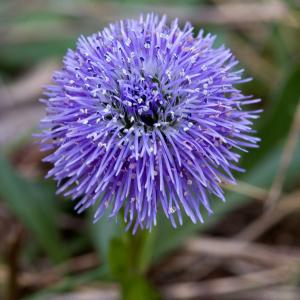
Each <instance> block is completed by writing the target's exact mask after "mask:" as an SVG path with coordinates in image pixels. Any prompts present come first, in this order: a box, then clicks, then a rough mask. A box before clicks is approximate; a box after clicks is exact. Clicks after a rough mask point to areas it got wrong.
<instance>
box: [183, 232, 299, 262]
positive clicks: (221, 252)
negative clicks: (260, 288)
mask: <svg viewBox="0 0 300 300" xmlns="http://www.w3.org/2000/svg"><path fill="white" fill-rule="evenodd" d="M184 250H185V251H187V252H189V253H196V254H204V255H208V256H211V257H219V258H222V259H227V258H229V259H230V258H237V259H245V260H250V261H251V260H253V261H256V262H260V263H263V264H265V265H270V266H276V265H277V266H278V265H282V264H292V265H293V264H297V263H300V252H299V253H296V252H292V251H291V250H289V252H288V253H287V252H283V251H278V250H277V249H276V248H274V247H270V246H269V247H268V246H264V245H262V244H255V243H251V244H249V243H248V242H246V241H239V240H235V239H222V238H209V237H203V236H202V237H201V238H192V239H190V240H188V241H187V243H186V244H185V247H184Z"/></svg>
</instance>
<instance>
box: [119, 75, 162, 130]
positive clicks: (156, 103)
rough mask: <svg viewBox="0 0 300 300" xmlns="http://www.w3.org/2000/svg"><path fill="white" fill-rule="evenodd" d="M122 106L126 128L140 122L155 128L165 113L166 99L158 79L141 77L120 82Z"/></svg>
mask: <svg viewBox="0 0 300 300" xmlns="http://www.w3.org/2000/svg"><path fill="white" fill-rule="evenodd" d="M119 91H120V95H119V97H120V99H121V105H118V106H119V107H120V109H121V110H122V112H123V114H124V120H125V122H126V123H127V124H126V125H127V126H126V127H131V124H132V123H135V122H139V123H141V124H142V125H145V126H150V127H153V126H155V124H156V123H157V122H158V121H159V116H160V114H161V113H162V112H164V110H165V109H164V105H165V104H166V99H165V98H164V95H163V93H162V90H161V87H160V84H159V80H158V79H157V78H156V77H152V76H144V75H141V76H139V78H136V77H135V78H132V77H131V78H130V79H122V80H119Z"/></svg>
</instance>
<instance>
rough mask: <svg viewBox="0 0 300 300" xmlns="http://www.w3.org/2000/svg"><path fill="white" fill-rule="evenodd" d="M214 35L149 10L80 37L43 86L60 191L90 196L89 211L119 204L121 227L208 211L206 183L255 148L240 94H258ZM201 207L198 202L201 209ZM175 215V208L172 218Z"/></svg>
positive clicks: (83, 199) (214, 186)
mask: <svg viewBox="0 0 300 300" xmlns="http://www.w3.org/2000/svg"><path fill="white" fill-rule="evenodd" d="M214 40H215V36H212V35H210V34H207V35H204V33H203V31H200V32H199V33H198V35H197V36H195V37H194V35H193V27H192V26H191V25H190V24H189V23H187V24H186V25H185V26H184V27H183V29H180V27H179V26H178V23H177V20H174V21H173V22H172V23H171V25H170V26H168V25H167V18H166V17H165V16H164V17H162V18H159V17H158V16H156V15H154V14H148V15H146V16H141V17H140V18H139V19H138V20H132V19H130V20H124V21H120V22H117V23H115V24H111V25H109V27H108V28H105V29H104V30H103V31H102V32H99V33H96V34H93V35H91V36H89V37H87V38H85V37H83V36H82V37H80V38H79V40H78V43H77V48H76V50H75V51H72V50H69V51H68V52H67V54H66V56H65V58H64V66H63V68H62V69H61V70H60V71H57V72H55V73H54V76H53V80H54V82H55V84H54V85H52V86H49V87H48V88H47V90H46V95H47V98H46V99H44V100H42V101H43V102H44V103H45V104H46V105H47V116H46V118H44V119H43V120H42V122H41V125H42V127H43V128H44V129H43V132H42V134H41V144H42V148H43V149H44V150H49V149H51V150H52V154H50V155H49V156H48V157H47V158H46V159H45V161H47V162H50V163H52V164H53V168H52V169H51V170H50V171H49V173H48V176H51V177H54V178H55V180H57V182H58V185H59V189H58V192H59V193H63V194H64V195H65V196H71V197H72V199H80V200H79V202H78V203H77V205H76V209H77V210H78V211H79V212H82V211H84V210H85V209H87V208H88V207H90V206H92V205H94V204H96V205H97V210H96V213H95V216H94V219H95V221H96V220H98V219H99V218H101V216H102V215H103V214H104V212H105V211H106V210H107V209H109V210H110V216H111V217H113V216H116V215H117V214H118V212H119V211H120V209H124V219H125V221H126V222H127V223H128V227H130V226H133V230H134V231H135V230H136V229H137V228H138V227H142V228H143V227H146V228H147V229H151V227H152V225H153V224H156V215H157V212H158V209H159V208H160V207H161V208H162V209H163V211H164V213H165V215H166V217H167V218H169V219H170V221H171V223H172V224H173V226H176V223H177V221H176V219H177V220H178V221H179V223H180V224H182V212H185V213H186V214H187V215H188V216H189V218H190V219H191V220H192V221H193V222H197V221H198V220H200V221H201V222H202V221H203V219H202V216H201V212H200V208H201V207H204V208H205V209H206V210H207V211H208V212H209V213H211V208H210V205H209V200H208V197H209V194H215V195H216V196H218V197H219V198H221V199H222V200H224V196H223V192H222V189H221V188H220V183H222V182H227V183H228V182H229V183H234V182H235V180H234V178H233V176H232V174H231V170H241V169H240V168H239V167H238V166H236V163H238V161H239V158H240V155H239V154H238V153H237V152H239V150H242V151H246V150H245V149H244V148H245V147H246V148H247V147H256V143H257V141H258V139H257V138H256V137H253V136H252V133H253V132H254V131H253V130H252V129H251V126H252V122H251V120H252V119H255V118H257V116H258V113H259V111H245V110H243V108H242V107H243V105H248V104H252V103H256V102H258V101H259V100H257V99H253V98H252V96H244V95H243V94H242V93H241V91H240V90H238V89H237V88H236V87H235V85H236V84H239V83H243V82H245V81H247V79H242V70H236V69H235V68H234V67H235V66H236V64H237V61H236V59H235V58H234V57H233V55H232V53H231V51H230V50H229V49H226V48H224V46H221V47H219V48H214V47H213V43H214ZM201 209H202V208H201ZM176 216H177V218H176Z"/></svg>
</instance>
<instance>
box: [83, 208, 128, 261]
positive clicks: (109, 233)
mask: <svg viewBox="0 0 300 300" xmlns="http://www.w3.org/2000/svg"><path fill="white" fill-rule="evenodd" d="M96 208H97V207H95V209H96ZM95 209H94V210H92V209H91V210H90V211H91V213H90V214H87V216H88V218H89V220H88V223H89V231H90V236H91V240H92V243H93V245H94V247H95V248H96V250H97V252H98V254H99V257H100V259H101V261H102V262H103V263H104V264H107V265H108V264H109V247H110V242H111V240H112V239H114V238H117V237H119V236H120V235H121V234H122V233H123V232H124V228H122V227H123V226H122V225H121V224H119V223H117V222H116V220H115V219H110V218H109V211H108V210H107V212H106V213H105V214H104V215H103V217H102V218H101V219H100V220H99V221H98V222H97V223H95V224H93V223H92V221H91V220H92V217H93V214H94V212H95Z"/></svg>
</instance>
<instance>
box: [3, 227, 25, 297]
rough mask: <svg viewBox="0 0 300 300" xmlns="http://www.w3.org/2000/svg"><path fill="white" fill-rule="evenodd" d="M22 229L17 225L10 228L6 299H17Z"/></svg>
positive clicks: (7, 253)
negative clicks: (12, 228)
mask: <svg viewBox="0 0 300 300" xmlns="http://www.w3.org/2000/svg"><path fill="white" fill-rule="evenodd" d="M22 235H23V229H22V228H21V227H20V226H19V225H17V227H15V228H14V230H12V232H11V235H10V237H9V239H8V243H7V252H6V258H7V285H6V292H7V296H6V299H7V300H17V299H19V296H20V295H19V291H20V285H19V256H20V250H21V244H22Z"/></svg>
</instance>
